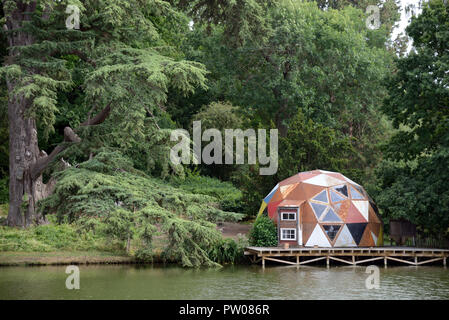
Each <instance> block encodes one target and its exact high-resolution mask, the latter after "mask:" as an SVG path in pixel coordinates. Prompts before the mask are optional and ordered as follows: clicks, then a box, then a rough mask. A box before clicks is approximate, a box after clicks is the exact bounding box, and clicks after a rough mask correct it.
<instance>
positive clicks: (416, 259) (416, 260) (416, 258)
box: [415, 256, 418, 265]
mask: <svg viewBox="0 0 449 320" xmlns="http://www.w3.org/2000/svg"><path fill="white" fill-rule="evenodd" d="M415 265H418V257H417V256H415Z"/></svg>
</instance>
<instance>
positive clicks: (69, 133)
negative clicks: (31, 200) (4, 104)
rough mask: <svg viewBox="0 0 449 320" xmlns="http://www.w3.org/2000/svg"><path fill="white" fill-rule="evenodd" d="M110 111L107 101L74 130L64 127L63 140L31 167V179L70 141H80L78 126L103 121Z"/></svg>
mask: <svg viewBox="0 0 449 320" xmlns="http://www.w3.org/2000/svg"><path fill="white" fill-rule="evenodd" d="M110 112H111V103H108V105H107V106H106V107H105V108H104V109H103V110H101V111H100V112H99V113H98V114H97V115H96V116H95V117H93V118H92V119H88V120H86V121H84V122H83V123H81V124H80V126H79V127H78V128H76V129H75V131H74V130H73V129H72V128H70V127H65V128H64V141H63V142H62V143H60V144H59V145H57V146H56V148H55V149H54V150H53V151H52V152H51V153H50V154H49V155H48V156H44V157H41V158H39V159H38V160H37V161H36V162H35V164H34V165H33V167H32V168H31V177H32V179H36V178H38V177H39V176H40V175H41V174H42V172H43V171H44V170H45V169H46V168H47V167H48V165H49V164H50V162H52V161H53V160H54V159H55V158H56V156H57V155H58V154H60V153H61V152H62V151H64V150H65V149H67V147H68V146H69V145H70V144H71V143H79V142H81V138H80V137H79V136H78V135H77V134H76V131H78V129H79V128H81V127H86V126H94V125H98V124H100V123H103V122H104V121H105V120H106V119H107V117H108V116H109V113H110Z"/></svg>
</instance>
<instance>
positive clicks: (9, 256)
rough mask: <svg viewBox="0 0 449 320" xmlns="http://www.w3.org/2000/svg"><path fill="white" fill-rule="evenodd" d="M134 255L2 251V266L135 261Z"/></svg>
mask: <svg viewBox="0 0 449 320" xmlns="http://www.w3.org/2000/svg"><path fill="white" fill-rule="evenodd" d="M135 262H136V260H135V258H133V257H130V256H127V255H119V254H114V253H111V252H104V251H52V252H20V251H19V252H17V251H4V252H0V266H21V265H29V266H33V265H35V266H37V265H69V264H115V263H135Z"/></svg>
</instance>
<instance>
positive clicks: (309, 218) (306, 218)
mask: <svg viewBox="0 0 449 320" xmlns="http://www.w3.org/2000/svg"><path fill="white" fill-rule="evenodd" d="M300 210H302V211H301V212H302V213H301V214H302V215H301V218H302V220H301V223H314V224H316V222H317V219H316V217H315V214H314V213H313V210H312V208H311V207H310V204H309V203H308V202H306V203H304V204H303V205H302V206H301V209H300Z"/></svg>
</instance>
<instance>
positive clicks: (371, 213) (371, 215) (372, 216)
mask: <svg viewBox="0 0 449 320" xmlns="http://www.w3.org/2000/svg"><path fill="white" fill-rule="evenodd" d="M368 219H369V220H368V221H369V222H375V223H380V219H379V218H378V217H377V215H376V213H375V212H374V209H373V208H372V207H371V205H370V206H369V215H368Z"/></svg>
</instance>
